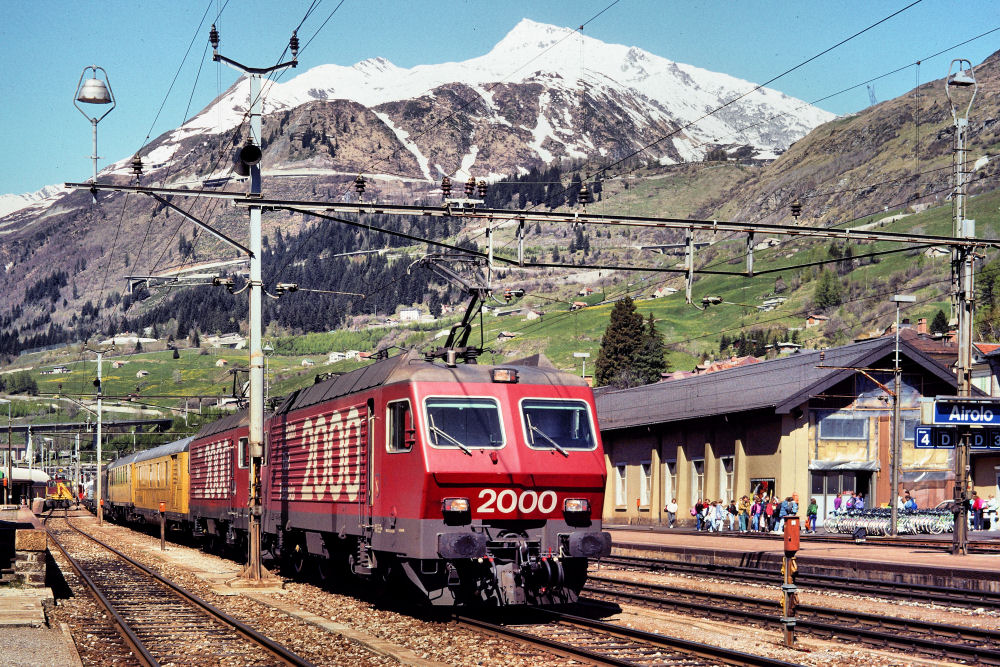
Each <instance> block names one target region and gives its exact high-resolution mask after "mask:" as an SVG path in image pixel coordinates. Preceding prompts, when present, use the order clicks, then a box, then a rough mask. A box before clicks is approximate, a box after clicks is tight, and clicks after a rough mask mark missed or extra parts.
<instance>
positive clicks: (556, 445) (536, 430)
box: [525, 415, 569, 458]
mask: <svg viewBox="0 0 1000 667" xmlns="http://www.w3.org/2000/svg"><path fill="white" fill-rule="evenodd" d="M525 417H526V419H527V422H528V430H529V431H531V432H532V433H537V434H538V435H540V436H542V437H543V438H545V439H546V440H547V441H548V442H549V444H551V445H552V447H553V448H555V450H556V451H557V452H559V453H560V454H562V455H563V456H565V457H566V458H569V452H567V451H566V450H565V449H564V448H563V446H562V445H560V444H559V443H558V442H556V441H555V440H553V439H552V438H550V437H549V436H547V435H546V434H545V431H543V430H542V429H540V428H538V427H537V426H535V425H534V424H532V423H531V417H528V416H527V415H525ZM531 444H535V440H534V438H532V439H531Z"/></svg>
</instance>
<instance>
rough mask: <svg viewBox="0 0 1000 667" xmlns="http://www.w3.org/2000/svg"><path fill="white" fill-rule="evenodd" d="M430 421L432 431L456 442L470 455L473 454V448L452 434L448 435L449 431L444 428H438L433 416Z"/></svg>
mask: <svg viewBox="0 0 1000 667" xmlns="http://www.w3.org/2000/svg"><path fill="white" fill-rule="evenodd" d="M430 421H431V423H430V429H431V431H432V432H433V433H436V434H437V435H441V436H444V439H445V440H448V441H449V442H452V443H454V444H455V446H456V447H458V448H459V449H461V450H462V451H463V452H465V453H466V454H468V455H469V456H472V450H471V449H469V448H468V447H466V446H465V445H464V444H462V443H461V442H459V441H458V440H456V439H455V438H453V437H452V436H450V435H448V433H447V432H445V431H444V430H442V429H440V428H438V427H437V426H435V425H434V417H431V418H430Z"/></svg>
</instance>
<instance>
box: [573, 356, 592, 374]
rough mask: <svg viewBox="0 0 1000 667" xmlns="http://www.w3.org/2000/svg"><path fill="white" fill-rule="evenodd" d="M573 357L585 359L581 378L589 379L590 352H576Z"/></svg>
mask: <svg viewBox="0 0 1000 667" xmlns="http://www.w3.org/2000/svg"><path fill="white" fill-rule="evenodd" d="M573 356H574V357H576V358H577V359H583V369H582V370H581V371H580V377H582V378H583V379H584V380H586V379H587V359H589V358H590V352H574V353H573Z"/></svg>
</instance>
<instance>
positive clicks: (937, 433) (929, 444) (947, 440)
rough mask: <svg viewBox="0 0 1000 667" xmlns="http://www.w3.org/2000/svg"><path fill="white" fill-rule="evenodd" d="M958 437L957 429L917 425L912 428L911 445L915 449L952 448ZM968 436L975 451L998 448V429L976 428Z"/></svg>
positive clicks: (999, 446)
mask: <svg viewBox="0 0 1000 667" xmlns="http://www.w3.org/2000/svg"><path fill="white" fill-rule="evenodd" d="M959 438H960V436H959V433H958V429H955V428H948V427H946V426H917V427H916V428H915V429H914V430H913V446H914V447H915V448H917V449H954V448H955V446H956V445H958V444H959ZM970 438H971V442H970V445H971V447H972V449H974V450H976V451H988V450H1000V429H996V428H984V429H978V430H975V431H972V433H971V436H970Z"/></svg>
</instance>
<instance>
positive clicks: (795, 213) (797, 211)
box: [791, 201, 802, 218]
mask: <svg viewBox="0 0 1000 667" xmlns="http://www.w3.org/2000/svg"><path fill="white" fill-rule="evenodd" d="M791 209H792V217H793V218H797V217H799V216H800V215H802V204H801V203H800V202H798V201H793V202H792V205H791Z"/></svg>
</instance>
